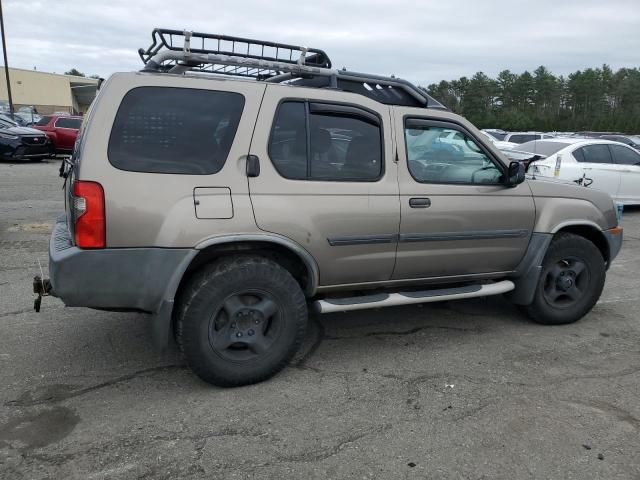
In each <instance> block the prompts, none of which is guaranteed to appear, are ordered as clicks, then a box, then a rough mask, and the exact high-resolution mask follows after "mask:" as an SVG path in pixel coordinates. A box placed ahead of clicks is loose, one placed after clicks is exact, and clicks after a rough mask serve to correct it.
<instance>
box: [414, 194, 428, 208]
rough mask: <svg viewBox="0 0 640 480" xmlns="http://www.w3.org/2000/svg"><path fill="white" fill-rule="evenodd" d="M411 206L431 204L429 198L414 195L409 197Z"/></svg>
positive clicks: (419, 206)
mask: <svg viewBox="0 0 640 480" xmlns="http://www.w3.org/2000/svg"><path fill="white" fill-rule="evenodd" d="M409 206H410V207H411V208H427V207H430V206H431V199H430V198H426V197H416V198H410V199H409Z"/></svg>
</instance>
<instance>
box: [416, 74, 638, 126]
mask: <svg viewBox="0 0 640 480" xmlns="http://www.w3.org/2000/svg"><path fill="white" fill-rule="evenodd" d="M426 91H427V92H428V93H429V95H431V96H433V97H435V98H436V99H437V100H439V101H440V102H442V103H444V104H445V105H446V106H447V107H448V108H450V109H451V110H453V111H454V112H456V113H459V114H461V115H464V116H465V117H466V118H467V119H468V120H470V121H471V122H472V123H474V124H475V125H476V126H477V127H478V128H502V129H504V130H510V131H522V130H541V131H585V130H595V131H616V132H625V133H640V69H638V68H621V69H619V70H618V71H616V72H614V71H613V70H612V69H611V68H610V67H609V66H608V65H603V66H602V68H588V69H586V70H579V71H577V72H575V73H572V74H570V75H568V76H567V77H564V76H562V75H561V76H555V75H553V74H552V73H551V72H550V71H549V70H548V69H547V68H546V67H544V66H540V67H538V68H537V69H536V70H535V71H534V72H533V73H530V72H527V71H526V72H524V73H522V74H519V75H518V74H517V73H512V72H510V71H509V70H503V71H502V72H500V73H499V74H498V76H497V77H496V78H490V77H488V76H487V75H485V74H484V73H482V72H478V73H476V74H475V75H474V76H473V77H471V78H467V77H462V78H460V79H458V80H452V81H445V80H443V81H441V82H440V83H437V84H436V83H434V84H431V85H429V86H428V87H427V88H426Z"/></svg>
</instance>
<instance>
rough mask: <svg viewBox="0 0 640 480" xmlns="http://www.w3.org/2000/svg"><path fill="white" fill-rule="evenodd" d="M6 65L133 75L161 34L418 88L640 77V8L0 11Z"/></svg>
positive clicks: (633, 3) (325, 0)
mask: <svg viewBox="0 0 640 480" xmlns="http://www.w3.org/2000/svg"><path fill="white" fill-rule="evenodd" d="M2 3H3V9H4V16H5V28H6V35H7V50H8V54H9V65H10V66H13V67H20V68H28V69H32V68H34V67H36V68H37V69H38V70H42V71H50V72H58V73H61V72H64V71H65V70H68V69H70V68H72V67H75V68H77V69H78V70H80V71H82V72H84V73H86V74H87V75H90V74H99V75H101V76H103V77H107V76H108V75H110V74H111V73H113V72H115V71H126V70H132V69H133V70H137V69H139V68H141V66H142V64H141V61H140V58H139V57H138V55H137V53H136V52H137V49H138V48H139V47H145V48H146V47H147V46H148V45H149V42H150V32H151V30H152V28H153V27H156V26H159V27H166V28H177V29H189V30H197V31H203V32H212V33H223V34H227V35H237V36H244V37H249V38H259V39H264V40H273V41H280V42H291V43H296V44H301V45H306V46H308V47H316V48H321V49H324V50H325V51H326V52H327V53H328V54H329V57H330V58H331V59H332V62H333V64H334V66H335V67H338V68H341V67H343V66H346V67H347V68H348V69H350V70H355V71H366V72H370V73H378V74H384V75H390V74H395V75H396V76H400V77H404V78H407V79H409V80H411V81H414V82H417V83H419V84H421V85H427V84H429V83H432V82H437V81H439V80H442V79H446V80H450V79H454V78H459V77H460V76H463V75H467V76H471V75H473V74H474V73H475V72H477V71H483V72H485V73H486V74H488V75H491V76H494V75H495V74H497V73H498V72H499V71H501V70H503V69H510V70H511V71H513V72H518V73H520V72H523V71H524V70H530V71H531V70H534V69H535V68H536V67H538V66H539V65H545V66H547V67H548V68H549V69H550V70H551V71H552V72H554V73H556V74H565V75H566V74H568V73H571V72H573V71H575V70H578V69H583V68H587V67H597V66H600V65H602V64H603V63H607V64H609V65H610V66H611V67H612V68H614V69H617V68H620V67H639V66H640V0H606V1H605V0H598V1H592V0H575V1H574V0H535V1H519V0H511V1H498V0H482V1H478V0H458V1H455V0H422V1H420V0H415V1H400V0H395V1H391V0H387V1H381V0H356V1H351V0H315V1H312V2H305V1H303V0H270V1H257V0H254V1H245V0H233V1H220V0H215V1H214V0H202V1H197V0H190V1H182V2H181V1H173V2H162V1H160V0H46V1H45V0H3V2H2Z"/></svg>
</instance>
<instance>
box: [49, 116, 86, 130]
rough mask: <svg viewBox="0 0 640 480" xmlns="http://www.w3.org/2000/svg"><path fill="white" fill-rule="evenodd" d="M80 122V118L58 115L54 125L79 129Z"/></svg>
mask: <svg viewBox="0 0 640 480" xmlns="http://www.w3.org/2000/svg"><path fill="white" fill-rule="evenodd" d="M81 124H82V120H80V119H79V118H67V117H60V118H59V119H58V120H56V124H55V126H56V127H57V128H73V129H74V130H80V125H81Z"/></svg>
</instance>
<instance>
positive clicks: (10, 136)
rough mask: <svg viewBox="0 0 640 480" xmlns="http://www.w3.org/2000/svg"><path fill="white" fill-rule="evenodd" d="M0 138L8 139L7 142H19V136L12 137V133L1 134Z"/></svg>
mask: <svg viewBox="0 0 640 480" xmlns="http://www.w3.org/2000/svg"><path fill="white" fill-rule="evenodd" d="M0 138H6V139H7V140H17V139H18V138H20V137H18V135H11V134H10V133H2V132H0Z"/></svg>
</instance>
